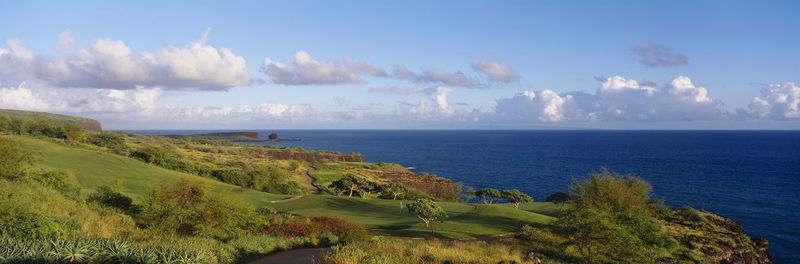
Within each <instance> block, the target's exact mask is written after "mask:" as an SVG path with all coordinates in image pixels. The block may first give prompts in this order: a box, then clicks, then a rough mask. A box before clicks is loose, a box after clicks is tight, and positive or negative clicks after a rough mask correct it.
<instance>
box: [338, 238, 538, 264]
mask: <svg viewBox="0 0 800 264" xmlns="http://www.w3.org/2000/svg"><path fill="white" fill-rule="evenodd" d="M332 249H333V251H332V252H330V253H328V254H327V255H325V256H324V257H323V263H326V264H360V263H453V264H457V263H532V262H528V261H526V260H525V259H524V258H525V252H523V251H521V249H520V248H518V247H516V246H514V245H512V244H506V243H486V242H455V243H439V242H420V241H401V240H384V239H382V238H380V237H376V238H373V239H371V240H369V241H364V242H358V243H351V244H346V245H341V246H334V247H332Z"/></svg>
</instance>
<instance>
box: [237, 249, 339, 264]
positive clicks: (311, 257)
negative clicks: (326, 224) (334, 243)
mask: <svg viewBox="0 0 800 264" xmlns="http://www.w3.org/2000/svg"><path fill="white" fill-rule="evenodd" d="M330 251H331V248H302V249H293V250H289V251H283V252H278V253H275V254H270V255H269V256H266V257H263V258H260V259H257V260H254V261H251V262H250V263H249V264H270V263H276V264H277V263H280V264H310V263H315V262H319V260H321V259H322V256H324V255H325V254H326V253H328V252H330Z"/></svg>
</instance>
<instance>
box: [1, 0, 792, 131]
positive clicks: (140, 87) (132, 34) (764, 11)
mask: <svg viewBox="0 0 800 264" xmlns="http://www.w3.org/2000/svg"><path fill="white" fill-rule="evenodd" d="M798 11H800V2H797V1H281V2H278V1H130V2H122V1H4V0H0V13H1V14H2V15H0V38H2V43H0V108H6V109H21V110H33V111H46V112H54V113H62V114H69V115H77V116H84V117H90V118H94V119H97V120H99V121H101V122H102V123H103V126H104V128H105V129H270V128H275V129H277V128H283V129H800V48H799V47H800V16H797V12H798Z"/></svg>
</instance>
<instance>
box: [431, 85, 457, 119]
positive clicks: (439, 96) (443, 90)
mask: <svg viewBox="0 0 800 264" xmlns="http://www.w3.org/2000/svg"><path fill="white" fill-rule="evenodd" d="M451 92H453V89H450V88H447V87H444V86H439V87H436V92H435V95H434V102H435V103H436V113H437V114H438V115H441V116H451V115H453V106H451V105H450V104H449V103H448V102H447V94H449V93H451Z"/></svg>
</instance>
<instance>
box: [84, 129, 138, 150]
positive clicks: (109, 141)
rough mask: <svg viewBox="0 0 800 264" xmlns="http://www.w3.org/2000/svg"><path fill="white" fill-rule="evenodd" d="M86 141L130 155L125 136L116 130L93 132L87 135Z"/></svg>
mask: <svg viewBox="0 0 800 264" xmlns="http://www.w3.org/2000/svg"><path fill="white" fill-rule="evenodd" d="M86 142H88V143H89V144H92V145H95V146H98V147H104V148H108V149H111V150H112V151H114V153H117V154H120V155H128V151H129V150H128V147H127V146H126V145H125V138H124V137H123V136H122V135H120V134H118V133H115V132H102V133H93V134H89V136H87V139H86Z"/></svg>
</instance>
